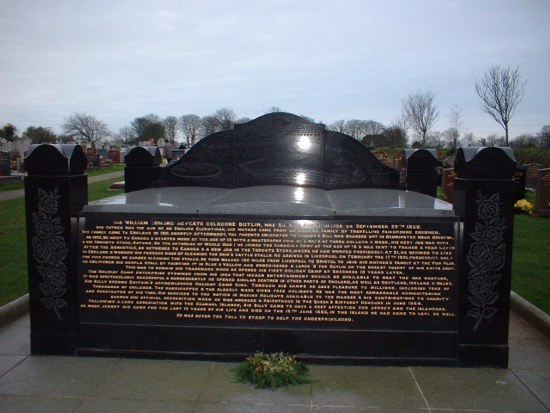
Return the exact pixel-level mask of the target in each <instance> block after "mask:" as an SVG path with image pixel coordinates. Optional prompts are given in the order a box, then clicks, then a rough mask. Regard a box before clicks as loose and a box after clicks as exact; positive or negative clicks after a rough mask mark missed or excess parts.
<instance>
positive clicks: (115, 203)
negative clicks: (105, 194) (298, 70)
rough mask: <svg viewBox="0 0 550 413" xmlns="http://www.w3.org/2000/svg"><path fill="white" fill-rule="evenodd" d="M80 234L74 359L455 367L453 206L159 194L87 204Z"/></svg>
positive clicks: (280, 189)
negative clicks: (267, 355) (284, 359)
mask: <svg viewBox="0 0 550 413" xmlns="http://www.w3.org/2000/svg"><path fill="white" fill-rule="evenodd" d="M81 222H82V223H81V227H82V235H81V239H82V241H81V245H82V249H81V254H82V260H81V263H82V267H81V274H82V278H81V283H80V286H79V303H80V309H79V320H80V325H79V331H80V337H81V342H80V350H79V352H80V353H83V354H96V353H99V354H123V355H124V354H126V355H128V354H136V353H139V354H142V355H159V354H162V355H164V356H166V355H170V356H178V355H179V356H182V357H190V356H191V357H198V358H213V357H220V358H223V359H239V358H242V357H244V356H246V355H247V354H249V353H250V352H254V351H257V350H262V351H280V350H281V349H284V350H285V351H289V352H292V353H299V354H300V356H301V357H303V358H305V359H310V360H317V361H322V360H327V361H331V362H354V363H374V364H411V363H413V364H438V365H441V364H444V365H455V364H456V360H455V356H456V348H457V342H458V341H457V340H458V332H457V288H456V285H457V279H456V271H457V268H456V243H457V241H458V233H457V228H458V224H457V219H456V217H455V215H454V213H453V211H452V206H451V205H450V204H448V203H446V202H443V201H440V200H437V199H434V198H431V197H429V196H425V195H421V194H418V193H414V192H404V191H399V190H384V189H343V190H332V191H326V190H322V189H317V188H304V187H294V186H282V185H278V186H257V187H247V188H238V189H221V188H197V187H186V188H177V189H174V188H159V189H147V190H142V191H137V192H132V193H127V194H124V195H119V196H116V197H112V198H109V199H107V200H104V201H99V202H95V203H92V204H90V205H88V206H86V208H85V210H84V211H83V214H82V218H81ZM160 331H162V333H160ZM382 359H383V360H382Z"/></svg>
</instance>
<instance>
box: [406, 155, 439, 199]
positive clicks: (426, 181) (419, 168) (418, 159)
mask: <svg viewBox="0 0 550 413" xmlns="http://www.w3.org/2000/svg"><path fill="white" fill-rule="evenodd" d="M438 165H439V162H438V160H437V152H436V150H435V149H405V173H406V182H407V190H408V191H415V192H420V193H421V194H426V195H429V196H432V197H434V198H435V196H436V195H437V182H438V174H437V169H436V168H437V166H438Z"/></svg>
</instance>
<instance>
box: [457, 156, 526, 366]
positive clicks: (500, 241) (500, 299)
mask: <svg viewBox="0 0 550 413" xmlns="http://www.w3.org/2000/svg"><path fill="white" fill-rule="evenodd" d="M455 171H456V173H457V175H458V176H457V178H455V194H454V207H455V211H456V213H457V214H458V215H459V216H460V217H461V219H462V221H463V222H464V230H463V235H462V257H461V265H460V274H459V279H460V284H459V290H460V291H462V293H461V294H460V298H459V308H460V310H459V331H460V334H459V352H458V358H459V362H460V364H462V365H474V366H478V365H497V366H501V367H506V366H507V361H508V322H509V308H510V284H511V274H512V237H513V228H514V202H515V195H516V192H515V185H514V176H515V173H516V162H515V158H514V154H513V152H512V149H511V148H460V149H459V150H458V153H457V158H456V161H455Z"/></svg>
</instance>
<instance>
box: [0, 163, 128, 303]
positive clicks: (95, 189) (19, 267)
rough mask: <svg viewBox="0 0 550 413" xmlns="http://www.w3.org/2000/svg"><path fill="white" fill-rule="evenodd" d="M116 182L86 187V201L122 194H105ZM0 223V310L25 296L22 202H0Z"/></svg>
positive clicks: (25, 244) (25, 246)
mask: <svg viewBox="0 0 550 413" xmlns="http://www.w3.org/2000/svg"><path fill="white" fill-rule="evenodd" d="M105 169H107V168H105ZM109 172H114V171H112V170H111V171H109ZM118 181H120V178H115V179H110V180H107V181H101V182H96V183H94V184H90V185H89V186H88V199H89V200H90V201H95V200H97V199H101V198H106V197H108V196H112V195H116V194H120V193H123V191H122V190H116V191H113V190H109V187H110V186H111V184H112V183H113V182H118ZM0 222H1V223H2V225H0V246H1V251H2V259H1V260H0V306H2V305H4V304H7V303H9V302H10V301H13V300H15V299H16V298H18V297H21V296H22V295H24V294H26V293H27V292H28V283H27V240H26V226H25V200H24V198H18V199H12V200H10V201H2V202H0Z"/></svg>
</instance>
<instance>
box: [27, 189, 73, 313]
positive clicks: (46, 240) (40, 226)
mask: <svg viewBox="0 0 550 413" xmlns="http://www.w3.org/2000/svg"><path fill="white" fill-rule="evenodd" d="M60 197H61V196H60V195H59V188H58V187H57V186H56V187H55V188H54V189H53V190H52V191H49V192H48V191H45V190H43V189H38V211H37V212H36V213H33V218H32V221H33V224H34V235H33V237H32V239H31V244H32V251H33V253H32V254H33V259H34V261H35V262H36V270H37V272H38V274H40V276H41V277H42V282H41V283H39V287H40V291H41V292H42V295H43V296H42V297H41V298H40V302H41V303H42V305H44V307H46V308H47V309H49V310H53V311H54V313H55V315H56V316H57V318H58V319H59V320H61V319H62V317H61V313H60V311H59V310H60V309H61V308H65V307H67V301H65V300H64V299H63V298H62V297H63V296H64V295H65V293H66V291H67V289H66V288H64V286H65V283H66V282H67V267H66V266H65V264H64V263H63V261H64V260H65V258H66V257H67V254H68V252H69V249H68V248H67V245H66V244H65V239H64V238H63V236H62V234H63V231H64V228H63V226H62V225H61V220H60V218H59V216H57V213H58V208H59V203H58V200H59V198H60Z"/></svg>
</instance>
